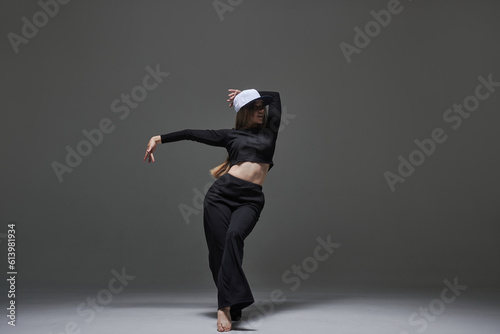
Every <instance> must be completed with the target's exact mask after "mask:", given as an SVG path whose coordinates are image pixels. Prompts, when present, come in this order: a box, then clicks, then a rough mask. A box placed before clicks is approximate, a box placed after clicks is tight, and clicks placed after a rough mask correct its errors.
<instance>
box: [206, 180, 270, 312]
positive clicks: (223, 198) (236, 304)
mask: <svg viewBox="0 0 500 334" xmlns="http://www.w3.org/2000/svg"><path fill="white" fill-rule="evenodd" d="M264 203H265V198H264V193H263V192H262V186H261V185H259V184H256V183H253V182H249V181H246V180H243V179H240V178H237V177H235V176H233V175H231V174H229V173H226V174H224V175H222V176H221V177H219V178H218V179H217V180H216V181H215V182H214V183H213V184H212V186H211V187H210V189H209V190H208V191H207V194H206V195H205V199H204V202H203V224H204V228H205V237H206V239H207V245H208V253H209V254H208V259H209V266H210V270H211V271H212V276H213V279H214V282H215V285H216V286H217V298H218V308H219V309H221V308H224V307H228V306H231V311H233V312H234V311H237V310H241V309H243V308H245V307H247V306H249V305H250V304H252V303H253V302H254V298H253V295H252V291H251V290H250V286H249V284H248V281H247V279H246V277H245V273H244V272H243V268H242V263H243V245H244V240H245V238H246V237H247V236H248V235H249V234H250V232H251V231H252V230H253V228H254V226H255V224H256V223H257V221H258V220H259V217H260V213H261V211H262V209H263V208H264Z"/></svg>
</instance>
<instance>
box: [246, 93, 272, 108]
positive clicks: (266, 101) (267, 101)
mask: <svg viewBox="0 0 500 334" xmlns="http://www.w3.org/2000/svg"><path fill="white" fill-rule="evenodd" d="M257 100H262V101H263V102H264V105H266V106H267V105H268V104H270V103H271V102H272V101H273V97H272V96H271V95H262V96H259V97H257V98H255V99H253V100H250V101H248V102H247V103H245V105H243V106H242V107H241V108H240V110H241V109H242V108H243V107H245V106H247V105H249V104H250V103H253V102H255V101H257Z"/></svg>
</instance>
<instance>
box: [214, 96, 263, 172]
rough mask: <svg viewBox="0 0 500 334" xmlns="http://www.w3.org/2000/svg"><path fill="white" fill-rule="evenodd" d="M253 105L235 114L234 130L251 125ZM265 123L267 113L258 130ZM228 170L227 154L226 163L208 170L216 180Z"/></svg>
mask: <svg viewBox="0 0 500 334" xmlns="http://www.w3.org/2000/svg"><path fill="white" fill-rule="evenodd" d="M253 113H254V110H253V103H250V104H249V105H246V106H243V107H242V108H241V109H240V110H239V111H238V112H237V113H236V123H235V125H234V129H235V130H241V129H245V128H249V127H251V125H252V118H253ZM266 123H267V113H264V121H263V122H262V124H260V125H259V128H260V129H262V128H265V127H266ZM229 168H230V162H229V154H228V156H227V158H226V161H224V162H223V163H221V164H220V165H218V166H216V167H214V168H212V169H210V174H212V176H213V177H215V178H216V179H218V178H219V177H221V176H222V175H224V174H226V173H227V172H228V171H229Z"/></svg>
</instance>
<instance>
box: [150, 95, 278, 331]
mask: <svg viewBox="0 0 500 334" xmlns="http://www.w3.org/2000/svg"><path fill="white" fill-rule="evenodd" d="M229 92H230V93H229V95H228V96H229V99H228V100H227V101H228V102H230V103H229V107H232V106H234V110H235V111H236V124H235V127H234V128H232V129H221V130H192V129H186V130H181V131H176V132H171V133H167V134H164V135H159V136H153V137H152V138H151V139H150V140H149V143H148V145H147V149H146V155H145V156H144V161H148V162H154V161H155V158H154V155H153V153H154V151H155V149H156V146H157V144H159V143H162V144H164V143H170V142H175V141H179V140H192V141H196V142H200V143H204V144H207V145H211V146H220V147H225V148H226V149H227V151H228V156H227V159H226V161H224V162H223V163H222V164H220V165H219V166H217V167H215V168H213V169H211V170H210V173H211V174H212V175H213V176H214V177H215V178H216V180H215V182H214V183H213V184H212V186H211V187H210V189H209V190H208V191H207V194H206V195H205V199H204V202H203V225H204V229H205V237H206V240H207V245H208V253H209V267H210V270H211V272H212V276H213V279H214V282H215V285H216V286H217V298H218V309H217V330H218V331H219V332H227V331H230V330H231V321H237V320H239V319H240V318H241V310H242V309H243V308H245V307H247V306H249V305H251V304H252V303H253V302H254V298H253V295H252V291H251V290H250V286H249V284H248V281H247V279H246V277H245V274H244V272H243V269H242V262H243V245H244V240H245V238H246V237H247V236H248V235H249V234H250V232H251V231H252V230H253V228H254V226H255V224H256V223H257V221H258V220H259V217H260V214H261V211H262V209H263V208H264V204H265V197H264V193H263V191H262V190H263V187H262V184H263V183H264V179H265V177H266V175H267V172H268V171H269V170H270V169H271V168H272V167H273V165H274V163H273V155H274V151H275V146H276V139H277V137H278V130H279V126H280V122H281V100H280V95H279V93H277V92H271V91H257V90H255V89H247V90H244V91H240V90H237V89H229ZM266 106H268V111H267V114H266Z"/></svg>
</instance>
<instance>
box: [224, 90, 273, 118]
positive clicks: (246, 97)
mask: <svg viewBox="0 0 500 334" xmlns="http://www.w3.org/2000/svg"><path fill="white" fill-rule="evenodd" d="M259 99H260V100H262V101H264V104H265V105H268V104H269V103H271V101H272V99H273V98H272V96H269V95H264V96H261V95H260V94H259V92H258V91H257V90H255V89H246V90H243V91H241V92H240V93H239V94H238V95H236V97H235V98H234V100H233V105H234V110H235V111H236V112H238V111H239V110H240V109H241V108H242V107H244V106H245V105H247V104H248V103H250V102H253V101H255V100H259Z"/></svg>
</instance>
